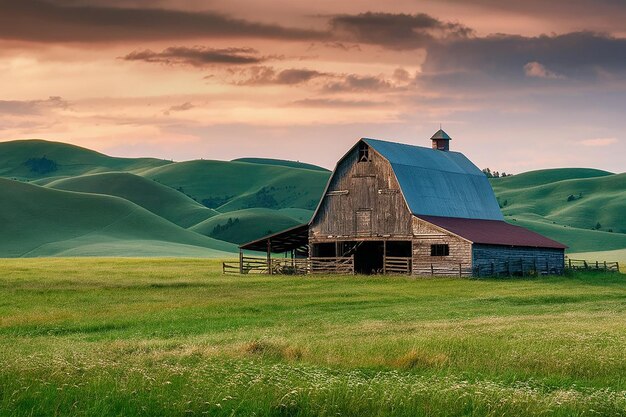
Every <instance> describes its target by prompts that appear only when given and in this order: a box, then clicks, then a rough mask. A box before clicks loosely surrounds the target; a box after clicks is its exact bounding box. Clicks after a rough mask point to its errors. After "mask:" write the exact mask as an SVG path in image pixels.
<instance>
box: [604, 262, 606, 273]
mask: <svg viewBox="0 0 626 417" xmlns="http://www.w3.org/2000/svg"><path fill="white" fill-rule="evenodd" d="M604 270H605V271H606V261H604Z"/></svg>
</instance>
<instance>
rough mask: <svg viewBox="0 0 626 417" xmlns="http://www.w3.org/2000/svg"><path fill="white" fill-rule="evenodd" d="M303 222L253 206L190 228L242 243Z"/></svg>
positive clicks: (204, 233) (218, 216)
mask: <svg viewBox="0 0 626 417" xmlns="http://www.w3.org/2000/svg"><path fill="white" fill-rule="evenodd" d="M301 223H303V222H301V221H299V220H296V219H294V218H292V217H289V216H287V215H285V214H282V213H281V212H280V211H276V210H271V209H264V208H252V209H244V210H237V211H231V212H228V213H223V214H220V215H217V216H215V217H211V218H210V219H208V220H205V221H203V222H202V223H200V224H198V225H196V226H194V227H192V228H191V229H190V230H193V231H195V232H198V233H201V234H203V235H206V236H211V237H213V238H215V239H219V240H225V241H227V242H233V243H238V244H241V243H245V242H249V241H251V240H254V239H257V238H259V237H262V236H265V235H268V234H271V233H275V232H279V231H281V230H285V229H288V228H290V227H293V226H296V225H298V224H301Z"/></svg>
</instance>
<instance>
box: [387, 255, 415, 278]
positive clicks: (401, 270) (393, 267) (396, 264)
mask: <svg viewBox="0 0 626 417" xmlns="http://www.w3.org/2000/svg"><path fill="white" fill-rule="evenodd" d="M384 263H385V264H384V266H383V274H407V275H410V274H411V264H412V259H411V258H410V257H400V256H385V260H384Z"/></svg>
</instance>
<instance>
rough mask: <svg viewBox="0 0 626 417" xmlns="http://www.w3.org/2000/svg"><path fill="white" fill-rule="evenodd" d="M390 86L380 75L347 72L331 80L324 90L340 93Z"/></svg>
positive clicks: (373, 89)
mask: <svg viewBox="0 0 626 417" xmlns="http://www.w3.org/2000/svg"><path fill="white" fill-rule="evenodd" d="M390 88H392V85H391V83H390V82H389V81H387V80H385V79H384V78H382V77H378V76H373V75H356V74H348V75H345V76H342V78H341V80H339V81H333V82H330V83H328V84H326V86H325V87H324V90H325V91H326V92H332V93H341V92H359V91H362V92H365V91H380V90H387V89H390Z"/></svg>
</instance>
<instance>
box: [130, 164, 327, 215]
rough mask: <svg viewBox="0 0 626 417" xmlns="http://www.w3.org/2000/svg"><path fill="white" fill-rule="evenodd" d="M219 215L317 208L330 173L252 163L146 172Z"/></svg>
mask: <svg viewBox="0 0 626 417" xmlns="http://www.w3.org/2000/svg"><path fill="white" fill-rule="evenodd" d="M142 175H143V176H145V177H146V178H151V179H154V180H156V181H158V182H160V183H163V184H165V185H168V186H170V187H172V188H175V189H178V190H181V191H182V192H184V193H185V194H187V195H188V196H190V197H192V198H194V199H195V200H196V201H199V202H201V203H202V204H203V205H205V206H207V207H211V208H214V209H216V210H218V211H220V212H226V211H234V210H241V209H247V208H256V207H260V208H271V209H281V208H291V207H295V208H303V209H308V210H311V209H314V208H315V207H316V206H317V203H318V201H319V197H320V196H321V194H322V192H323V190H324V186H325V185H326V181H327V180H328V177H329V176H330V173H329V172H326V171H317V170H310V169H299V168H291V167H285V166H274V165H267V164H254V163H249V162H226V161H205V160H200V161H189V162H179V163H175V164H170V165H165V166H162V167H158V168H153V169H150V170H148V171H146V172H144V173H142Z"/></svg>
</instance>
